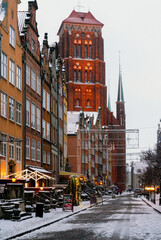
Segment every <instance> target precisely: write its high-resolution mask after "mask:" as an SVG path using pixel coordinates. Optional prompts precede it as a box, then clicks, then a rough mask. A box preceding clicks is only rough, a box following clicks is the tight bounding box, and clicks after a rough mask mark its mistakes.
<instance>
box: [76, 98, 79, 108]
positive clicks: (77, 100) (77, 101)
mask: <svg viewBox="0 0 161 240" xmlns="http://www.w3.org/2000/svg"><path fill="white" fill-rule="evenodd" d="M79 106H80V101H79V99H78V98H77V99H76V107H79Z"/></svg>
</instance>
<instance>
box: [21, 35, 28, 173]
mask: <svg viewBox="0 0 161 240" xmlns="http://www.w3.org/2000/svg"><path fill="white" fill-rule="evenodd" d="M26 52H27V40H26V34H25V46H24V54H23V56H22V63H23V170H24V169H25V168H26Z"/></svg>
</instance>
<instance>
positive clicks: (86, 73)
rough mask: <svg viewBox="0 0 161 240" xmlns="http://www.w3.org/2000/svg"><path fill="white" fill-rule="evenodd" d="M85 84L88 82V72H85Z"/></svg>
mask: <svg viewBox="0 0 161 240" xmlns="http://www.w3.org/2000/svg"><path fill="white" fill-rule="evenodd" d="M85 82H86V83H87V82H88V72H87V71H85Z"/></svg>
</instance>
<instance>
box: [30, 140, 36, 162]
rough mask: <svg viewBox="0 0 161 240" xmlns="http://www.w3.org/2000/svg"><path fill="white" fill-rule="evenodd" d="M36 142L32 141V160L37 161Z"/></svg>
mask: <svg viewBox="0 0 161 240" xmlns="http://www.w3.org/2000/svg"><path fill="white" fill-rule="evenodd" d="M35 155H36V154H35V140H33V139H32V140H31V160H33V161H35Z"/></svg>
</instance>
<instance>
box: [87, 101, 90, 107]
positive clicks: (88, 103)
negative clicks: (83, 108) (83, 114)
mask: <svg viewBox="0 0 161 240" xmlns="http://www.w3.org/2000/svg"><path fill="white" fill-rule="evenodd" d="M90 106H91V102H90V100H89V99H88V100H87V107H90Z"/></svg>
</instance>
